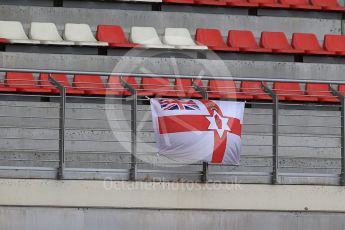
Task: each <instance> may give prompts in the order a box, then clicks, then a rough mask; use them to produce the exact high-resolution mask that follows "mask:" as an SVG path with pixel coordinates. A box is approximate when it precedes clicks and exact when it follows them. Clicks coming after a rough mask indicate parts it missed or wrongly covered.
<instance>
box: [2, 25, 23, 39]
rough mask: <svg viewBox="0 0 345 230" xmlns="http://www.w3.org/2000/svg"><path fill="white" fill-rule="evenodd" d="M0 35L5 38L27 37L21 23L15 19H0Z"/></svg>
mask: <svg viewBox="0 0 345 230" xmlns="http://www.w3.org/2000/svg"><path fill="white" fill-rule="evenodd" d="M0 37H2V38H7V39H23V40H27V39H29V38H28V36H27V35H26V33H25V31H24V28H23V25H22V23H21V22H17V21H0Z"/></svg>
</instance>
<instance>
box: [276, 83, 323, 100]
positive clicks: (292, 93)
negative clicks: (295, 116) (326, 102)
mask: <svg viewBox="0 0 345 230" xmlns="http://www.w3.org/2000/svg"><path fill="white" fill-rule="evenodd" d="M273 91H274V92H275V93H276V94H277V95H280V96H283V97H284V98H283V100H286V101H303V102H317V101H318V98H317V97H314V96H306V94H305V93H304V92H303V91H302V89H301V86H300V85H299V84H298V83H288V82H274V83H273Z"/></svg>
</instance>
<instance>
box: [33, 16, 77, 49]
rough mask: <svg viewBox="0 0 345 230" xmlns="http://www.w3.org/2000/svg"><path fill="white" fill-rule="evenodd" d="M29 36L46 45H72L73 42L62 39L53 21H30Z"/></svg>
mask: <svg viewBox="0 0 345 230" xmlns="http://www.w3.org/2000/svg"><path fill="white" fill-rule="evenodd" d="M30 37H31V39H33V40H37V41H40V43H41V44H46V45H74V42H71V41H64V40H63V39H62V37H61V36H60V34H59V32H58V29H57V27H56V25H55V24H54V23H48V22H45V23H44V22H32V23H31V27H30Z"/></svg>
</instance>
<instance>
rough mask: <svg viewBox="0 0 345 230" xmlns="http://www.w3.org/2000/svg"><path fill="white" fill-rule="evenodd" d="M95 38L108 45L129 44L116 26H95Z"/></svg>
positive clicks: (120, 28) (119, 27) (120, 29)
mask: <svg viewBox="0 0 345 230" xmlns="http://www.w3.org/2000/svg"><path fill="white" fill-rule="evenodd" d="M96 38H97V40H99V41H104V42H109V43H123V44H126V43H129V41H128V39H127V38H126V35H125V33H124V32H123V30H122V27H121V26H117V25H99V26H97V34H96Z"/></svg>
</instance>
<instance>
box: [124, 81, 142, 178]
mask: <svg viewBox="0 0 345 230" xmlns="http://www.w3.org/2000/svg"><path fill="white" fill-rule="evenodd" d="M120 82H121V84H122V86H123V87H125V88H126V89H128V90H129V92H130V93H131V95H132V110H131V117H132V119H131V129H132V134H131V140H132V142H131V166H130V170H129V180H131V181H135V180H136V178H137V158H136V155H137V104H138V95H137V91H136V89H135V88H133V86H131V85H130V84H128V83H127V82H126V81H125V80H123V77H121V81H120Z"/></svg>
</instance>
